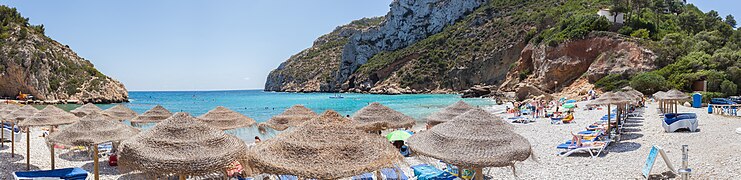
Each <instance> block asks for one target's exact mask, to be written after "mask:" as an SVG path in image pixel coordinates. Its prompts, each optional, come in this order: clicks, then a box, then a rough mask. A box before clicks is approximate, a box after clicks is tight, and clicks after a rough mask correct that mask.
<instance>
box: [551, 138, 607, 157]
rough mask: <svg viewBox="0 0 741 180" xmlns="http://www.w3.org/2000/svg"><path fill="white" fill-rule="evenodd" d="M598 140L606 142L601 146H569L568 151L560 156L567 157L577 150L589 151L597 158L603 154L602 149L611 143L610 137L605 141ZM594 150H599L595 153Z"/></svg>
mask: <svg viewBox="0 0 741 180" xmlns="http://www.w3.org/2000/svg"><path fill="white" fill-rule="evenodd" d="M597 142H604V143H605V144H604V145H601V146H585V147H576V148H567V149H568V151H566V152H563V153H559V154H558V156H561V157H566V156H570V155H571V154H573V153H576V152H587V153H589V155H590V156H591V157H592V158H595V157H597V156H599V155H600V154H602V151H604V150H605V148H606V147H607V146H608V145H610V140H609V139H605V140H603V141H597ZM594 151H597V152H596V153H595V152H594Z"/></svg>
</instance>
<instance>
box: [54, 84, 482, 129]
mask: <svg viewBox="0 0 741 180" xmlns="http://www.w3.org/2000/svg"><path fill="white" fill-rule="evenodd" d="M336 95H338V94H332V93H278V92H263V91H261V90H240V91H173V92H163V91H158V92H142V91H135V92H129V100H130V101H131V102H130V103H125V104H126V105H127V106H128V107H129V108H131V109H133V110H134V111H136V112H137V113H140V114H141V113H143V112H145V111H147V110H148V109H150V108H152V107H154V106H155V105H162V106H163V107H165V108H166V109H168V110H170V111H172V112H173V113H175V112H188V113H190V114H191V115H193V116H199V115H202V114H204V113H206V112H208V111H209V110H211V109H213V108H215V107H216V106H224V107H227V108H229V109H232V110H234V111H237V112H240V113H242V114H244V115H246V116H248V117H251V118H253V119H255V120H256V121H257V122H264V121H267V120H268V119H270V117H272V116H274V115H277V114H280V113H282V112H283V111H284V110H285V109H287V108H289V107H291V106H293V105H294V104H302V105H304V106H306V107H308V108H310V109H312V110H314V111H315V112H317V113H321V112H323V111H326V110H330V109H331V110H335V111H337V112H339V113H341V114H343V115H352V114H353V113H354V112H355V111H357V110H360V109H361V108H363V107H364V106H366V105H368V104H369V103H371V102H379V103H381V104H383V105H386V106H388V107H390V108H392V109H395V110H397V111H399V112H402V113H404V114H406V115H409V116H411V117H414V118H417V119H421V118H423V117H425V116H427V115H429V114H430V113H433V112H435V111H438V110H440V109H441V108H444V107H446V106H448V105H450V104H452V103H455V102H456V101H459V100H463V101H465V102H467V103H470V104H471V105H476V106H480V107H482V108H493V107H495V106H494V105H495V102H494V101H493V100H491V99H478V98H475V99H462V98H460V95H455V94H413V95H412V94H410V95H376V94H354V93H343V94H339V95H341V96H343V97H344V98H341V99H335V98H330V97H331V96H336ZM59 106H60V107H61V108H63V109H65V110H70V109H74V108H76V107H78V106H79V105H59ZM98 106H99V107H101V108H103V109H106V108H109V107H111V106H113V105H111V104H105V105H104V104H100V105H98ZM147 127H149V126H145V128H147ZM235 134H237V135H238V136H240V138H242V139H245V140H250V139H253V138H254V136H258V135H256V132H255V130H254V129H249V130H237V131H235ZM266 138H269V136H266Z"/></svg>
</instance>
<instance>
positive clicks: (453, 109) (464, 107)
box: [425, 101, 474, 126]
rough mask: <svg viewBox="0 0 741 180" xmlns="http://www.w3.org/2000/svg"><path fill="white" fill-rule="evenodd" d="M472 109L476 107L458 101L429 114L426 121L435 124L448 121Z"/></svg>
mask: <svg viewBox="0 0 741 180" xmlns="http://www.w3.org/2000/svg"><path fill="white" fill-rule="evenodd" d="M471 109H474V107H472V106H471V105H468V104H466V103H465V102H463V101H458V102H456V103H455V104H452V105H450V106H448V107H445V109H442V110H440V111H438V112H435V113H433V114H431V115H430V116H427V117H426V118H425V121H427V124H429V125H431V126H435V125H437V124H440V123H444V122H448V121H450V120H451V119H453V118H455V117H456V116H458V115H461V114H463V113H465V112H466V111H468V110H471Z"/></svg>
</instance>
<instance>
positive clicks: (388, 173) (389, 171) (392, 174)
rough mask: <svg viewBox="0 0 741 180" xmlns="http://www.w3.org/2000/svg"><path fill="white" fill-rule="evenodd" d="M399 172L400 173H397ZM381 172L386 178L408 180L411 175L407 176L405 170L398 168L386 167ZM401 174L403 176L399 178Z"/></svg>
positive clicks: (387, 179) (388, 179)
mask: <svg viewBox="0 0 741 180" xmlns="http://www.w3.org/2000/svg"><path fill="white" fill-rule="evenodd" d="M397 172H398V173H399V174H398V175H397V174H396V173H397ZM381 174H383V177H384V178H383V179H384V180H408V179H409V177H407V175H406V174H404V171H402V170H401V169H399V168H398V167H396V168H384V169H381ZM399 176H401V178H399Z"/></svg>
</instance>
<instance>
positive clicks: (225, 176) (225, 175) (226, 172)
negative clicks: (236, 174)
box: [224, 169, 229, 180]
mask: <svg viewBox="0 0 741 180" xmlns="http://www.w3.org/2000/svg"><path fill="white" fill-rule="evenodd" d="M224 179H225V180H229V169H224Z"/></svg>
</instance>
